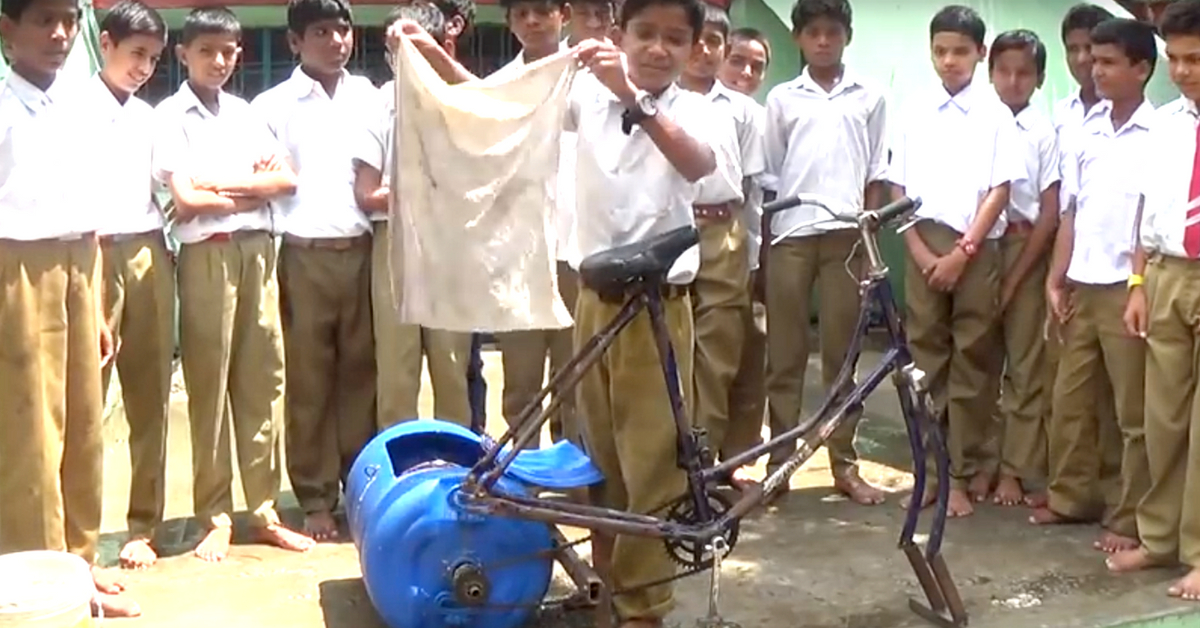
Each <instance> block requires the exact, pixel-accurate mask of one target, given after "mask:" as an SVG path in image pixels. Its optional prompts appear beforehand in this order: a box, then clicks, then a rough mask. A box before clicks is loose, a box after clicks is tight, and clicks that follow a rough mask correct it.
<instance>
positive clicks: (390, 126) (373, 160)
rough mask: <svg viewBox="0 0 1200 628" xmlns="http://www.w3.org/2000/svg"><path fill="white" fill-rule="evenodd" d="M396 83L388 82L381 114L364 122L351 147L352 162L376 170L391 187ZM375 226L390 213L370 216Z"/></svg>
mask: <svg viewBox="0 0 1200 628" xmlns="http://www.w3.org/2000/svg"><path fill="white" fill-rule="evenodd" d="M395 90H396V81H388V82H386V83H384V84H383V86H382V87H380V88H379V102H380V104H381V105H382V106H381V107H380V109H381V112H380V113H379V115H378V116H377V117H376V118H375V119H373V120H367V121H364V123H363V125H362V126H361V128H360V129H359V132H358V133H356V134H355V138H356V140H355V141H354V145H353V146H352V147H351V150H352V151H353V152H352V154H351V158H352V159H356V160H358V161H361V162H363V163H364V164H366V165H368V166H370V167H372V168H374V169H376V170H378V171H379V174H380V183H381V184H382V185H383V187H391V183H392V163H393V159H394V158H395V147H394V146H393V145H394V144H395V141H396V133H395V130H396V129H395V127H396V91H395ZM367 217H368V218H369V219H370V221H371V222H372V223H378V222H387V219H388V213H387V212H379V213H372V214H369V215H368V216H367Z"/></svg>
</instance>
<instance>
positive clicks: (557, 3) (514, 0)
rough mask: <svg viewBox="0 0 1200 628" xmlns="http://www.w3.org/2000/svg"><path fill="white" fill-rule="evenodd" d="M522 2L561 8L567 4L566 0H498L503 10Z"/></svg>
mask: <svg viewBox="0 0 1200 628" xmlns="http://www.w3.org/2000/svg"><path fill="white" fill-rule="evenodd" d="M522 3H528V4H541V5H551V6H554V7H555V8H558V9H562V8H563V7H564V6H565V5H566V4H567V0H500V2H499V4H500V7H501V8H502V9H504V10H505V11H508V10H511V9H512V8H513V7H515V6H517V5H518V4H522Z"/></svg>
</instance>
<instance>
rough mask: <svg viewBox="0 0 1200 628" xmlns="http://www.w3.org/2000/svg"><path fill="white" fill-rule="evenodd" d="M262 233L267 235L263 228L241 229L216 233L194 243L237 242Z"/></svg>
mask: <svg viewBox="0 0 1200 628" xmlns="http://www.w3.org/2000/svg"><path fill="white" fill-rule="evenodd" d="M260 235H267V232H266V231H264V230H262V229H242V230H239V231H228V232H222V233H214V234H212V235H210V236H208V237H207V238H204V239H203V240H201V241H199V242H195V243H194V244H204V243H206V242H237V241H238V240H246V239H248V238H252V237H255V236H260Z"/></svg>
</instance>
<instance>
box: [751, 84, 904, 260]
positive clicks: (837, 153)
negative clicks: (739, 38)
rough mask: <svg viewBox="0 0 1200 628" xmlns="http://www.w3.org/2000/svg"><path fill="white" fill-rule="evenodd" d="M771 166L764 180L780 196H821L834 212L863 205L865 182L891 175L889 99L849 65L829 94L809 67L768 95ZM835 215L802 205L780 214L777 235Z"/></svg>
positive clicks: (821, 228) (825, 227) (832, 225)
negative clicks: (849, 67) (888, 173)
mask: <svg viewBox="0 0 1200 628" xmlns="http://www.w3.org/2000/svg"><path fill="white" fill-rule="evenodd" d="M765 133H766V141H765V144H766V157H767V168H766V174H765V176H764V177H763V179H764V181H763V185H764V187H766V189H768V190H774V191H775V192H776V193H777V196H778V198H781V199H782V198H787V197H790V196H795V195H797V194H818V195H821V196H823V197H825V198H826V204H827V205H829V207H830V209H832V210H834V211H836V212H857V211H861V210H862V208H863V195H864V194H865V192H866V186H867V183H869V182H872V181H883V180H885V179H886V178H887V170H888V162H887V147H886V136H887V104H886V102H885V100H884V97H883V90H881V89H880V88H878V87H876V86H875V85H874V84H873V83H870V82H868V81H867V80H866V79H863V78H861V77H860V76H858V75H857V74H856V73H854V72H852V71H851V70H849V69H847V70H845V71H844V72H843V74H842V78H841V80H839V81H838V83H837V85H834V86H833V89H832V90H830V91H825V88H823V87H821V86H820V85H818V84H817V82H816V81H814V80H813V78H812V76H811V75H810V74H809V72H808V69H807V68H805V70H804V71H802V72H801V73H800V76H798V77H796V78H794V79H792V80H790V81H788V82H786V83H782V84H780V85H777V86H775V87H774V88H773V89H772V90H771V91H770V92H769V93H768V94H767V113H766V131H765ZM828 217H829V215H828V214H827V213H825V211H823V210H821V209H817V208H815V207H808V206H801V207H797V208H795V209H789V210H786V211H783V212H779V213H778V214H775V215H774V216H773V217H772V218H771V233H772V235H773V236H778V235H782V234H784V233H787V232H788V231H789V230H791V229H792V228H794V227H795V226H796V225H799V224H802V223H805V222H811V221H813V220H817V219H819V218H828ZM850 227H852V225H846V224H842V223H836V222H829V223H824V224H821V225H818V226H816V227H807V228H805V229H801V230H799V231H796V232H794V233H792V234H791V235H792V236H809V235H814V234H818V233H822V232H825V231H831V230H834V229H845V228H850Z"/></svg>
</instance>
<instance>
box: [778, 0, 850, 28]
mask: <svg viewBox="0 0 1200 628" xmlns="http://www.w3.org/2000/svg"><path fill="white" fill-rule="evenodd" d="M822 17H824V18H829V19H831V20H833V21H835V22H837V23H839V24H841V25H842V26H845V27H846V32H850V30H851V24H852V23H853V22H854V10H853V9H851V8H850V1H849V0H796V4H794V5H792V32H793V33H799V32H800V31H802V30H804V27H805V26H808V25H809V24H811V23H812V22H813V21H814V20H816V19H817V18H822Z"/></svg>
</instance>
